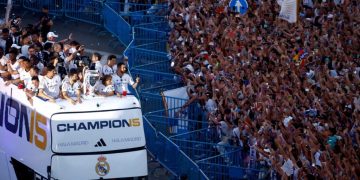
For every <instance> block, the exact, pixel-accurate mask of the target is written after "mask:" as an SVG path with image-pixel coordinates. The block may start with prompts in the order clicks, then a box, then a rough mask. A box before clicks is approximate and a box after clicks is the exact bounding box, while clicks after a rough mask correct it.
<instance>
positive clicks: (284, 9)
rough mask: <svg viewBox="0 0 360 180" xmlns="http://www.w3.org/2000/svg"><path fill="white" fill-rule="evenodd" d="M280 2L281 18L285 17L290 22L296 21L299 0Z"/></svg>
mask: <svg viewBox="0 0 360 180" xmlns="http://www.w3.org/2000/svg"><path fill="white" fill-rule="evenodd" d="M280 3H281V10H280V14H279V17H280V19H284V20H286V21H288V22H289V23H295V22H296V21H297V9H298V7H297V6H298V5H297V0H283V1H282V2H280Z"/></svg>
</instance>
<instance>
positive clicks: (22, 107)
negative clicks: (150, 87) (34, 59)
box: [0, 78, 148, 180]
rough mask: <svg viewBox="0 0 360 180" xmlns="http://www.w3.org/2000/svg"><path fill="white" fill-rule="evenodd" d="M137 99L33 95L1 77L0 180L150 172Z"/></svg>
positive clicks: (121, 176)
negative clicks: (71, 100)
mask: <svg viewBox="0 0 360 180" xmlns="http://www.w3.org/2000/svg"><path fill="white" fill-rule="evenodd" d="M147 174H148V169H147V153H146V149H145V135H144V127H143V120H142V113H141V108H140V103H139V101H138V99H137V98H136V97H135V96H133V95H127V96H125V97H121V98H120V97H116V96H113V97H96V98H92V99H84V100H83V102H82V103H81V104H76V105H71V104H70V103H68V102H67V101H65V100H57V102H56V103H51V102H45V101H43V100H41V99H39V98H36V97H34V98H33V105H31V104H30V103H29V101H28V100H27V97H26V95H25V93H24V92H23V90H22V89H18V87H17V86H15V85H12V84H11V85H9V86H5V83H4V81H3V80H2V79H1V78H0V179H1V180H16V179H65V180H68V179H109V178H127V177H144V176H147Z"/></svg>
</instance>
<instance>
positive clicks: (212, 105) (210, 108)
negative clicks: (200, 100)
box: [205, 99, 217, 113]
mask: <svg viewBox="0 0 360 180" xmlns="http://www.w3.org/2000/svg"><path fill="white" fill-rule="evenodd" d="M216 108H217V105H216V102H215V101H214V100H213V99H209V100H207V101H206V103H205V109H206V111H207V112H209V113H214V112H215V110H216Z"/></svg>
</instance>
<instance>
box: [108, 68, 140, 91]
mask: <svg viewBox="0 0 360 180" xmlns="http://www.w3.org/2000/svg"><path fill="white" fill-rule="evenodd" d="M112 80H113V85H114V87H115V91H116V92H118V93H122V91H123V90H126V91H127V92H129V88H128V84H130V85H133V84H135V82H134V81H133V79H132V78H131V77H130V75H129V74H126V73H125V74H124V75H123V76H122V77H120V76H119V75H117V74H114V75H113V76H112Z"/></svg>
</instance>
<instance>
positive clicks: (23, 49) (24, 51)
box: [21, 44, 29, 57]
mask: <svg viewBox="0 0 360 180" xmlns="http://www.w3.org/2000/svg"><path fill="white" fill-rule="evenodd" d="M28 50H29V45H27V44H26V45H23V46H22V47H21V54H22V55H24V56H26V57H28V56H29V51H28Z"/></svg>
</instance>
